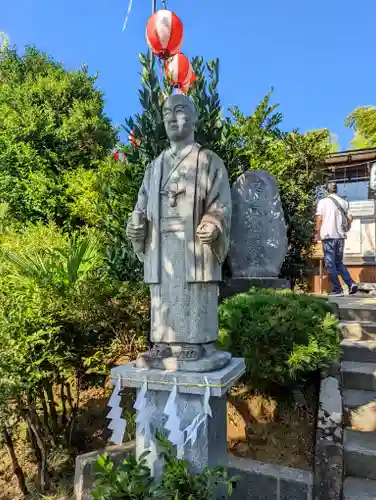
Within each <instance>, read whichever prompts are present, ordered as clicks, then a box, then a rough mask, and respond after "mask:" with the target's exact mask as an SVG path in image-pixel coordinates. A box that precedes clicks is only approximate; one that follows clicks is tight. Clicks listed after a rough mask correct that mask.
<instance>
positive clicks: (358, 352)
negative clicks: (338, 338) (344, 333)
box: [341, 339, 376, 363]
mask: <svg viewBox="0 0 376 500" xmlns="http://www.w3.org/2000/svg"><path fill="white" fill-rule="evenodd" d="M341 347H342V353H343V360H344V361H360V362H363V363H376V341H374V340H352V339H346V340H342V342H341Z"/></svg>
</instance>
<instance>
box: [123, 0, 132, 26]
mask: <svg viewBox="0 0 376 500" xmlns="http://www.w3.org/2000/svg"><path fill="white" fill-rule="evenodd" d="M132 4H133V0H129V3H128V9H127V14H126V16H125V19H124V23H123V29H122V30H121V31H122V32H123V31H124V30H125V28H126V27H127V24H128V19H129V15H130V13H131V10H132Z"/></svg>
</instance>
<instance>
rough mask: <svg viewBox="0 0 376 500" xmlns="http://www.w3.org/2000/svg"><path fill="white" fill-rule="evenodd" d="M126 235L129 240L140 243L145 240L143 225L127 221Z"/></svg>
mask: <svg viewBox="0 0 376 500" xmlns="http://www.w3.org/2000/svg"><path fill="white" fill-rule="evenodd" d="M126 234H127V236H128V238H129V239H131V240H135V241H141V240H144V239H145V225H144V224H135V223H134V222H133V221H132V220H129V221H128V224H127V229H126Z"/></svg>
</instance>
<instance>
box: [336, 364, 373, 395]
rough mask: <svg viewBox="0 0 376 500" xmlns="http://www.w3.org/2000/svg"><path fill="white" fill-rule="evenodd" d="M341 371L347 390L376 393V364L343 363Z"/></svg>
mask: <svg viewBox="0 0 376 500" xmlns="http://www.w3.org/2000/svg"><path fill="white" fill-rule="evenodd" d="M341 371H342V377H343V385H344V388H345V389H356V390H359V391H376V363H359V362H357V361H342V363H341Z"/></svg>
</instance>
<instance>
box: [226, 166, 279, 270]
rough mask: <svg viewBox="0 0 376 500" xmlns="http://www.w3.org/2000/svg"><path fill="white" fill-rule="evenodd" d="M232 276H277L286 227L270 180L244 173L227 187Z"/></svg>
mask: <svg viewBox="0 0 376 500" xmlns="http://www.w3.org/2000/svg"><path fill="white" fill-rule="evenodd" d="M231 196H232V203H233V205H232V222H231V237H230V250H229V264H230V268H231V273H232V277H234V278H249V277H255V278H256V277H263V278H266V277H278V275H279V273H280V270H281V267H282V264H283V261H284V259H285V256H286V251H287V234H286V224H285V219H284V214H283V209H282V204H281V200H280V197H279V194H278V188H277V184H276V182H275V179H274V177H272V176H271V175H269V174H268V173H266V172H263V171H251V170H250V171H247V172H245V173H244V174H242V175H241V176H240V177H239V178H238V179H237V180H236V181H235V182H234V184H233V186H232V188H231Z"/></svg>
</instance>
